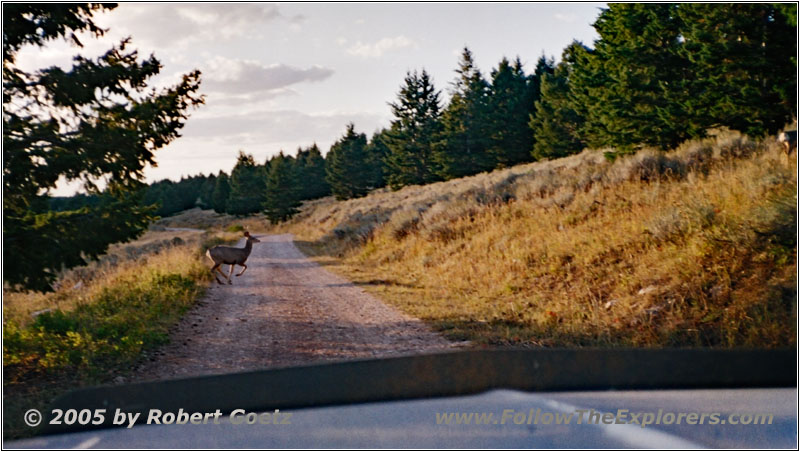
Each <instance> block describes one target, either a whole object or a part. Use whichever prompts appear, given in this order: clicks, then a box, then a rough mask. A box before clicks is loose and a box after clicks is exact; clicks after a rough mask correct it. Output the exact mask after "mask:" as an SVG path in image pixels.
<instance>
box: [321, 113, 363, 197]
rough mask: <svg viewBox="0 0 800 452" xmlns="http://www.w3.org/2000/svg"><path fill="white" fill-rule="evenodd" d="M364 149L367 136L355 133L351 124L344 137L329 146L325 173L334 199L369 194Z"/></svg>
mask: <svg viewBox="0 0 800 452" xmlns="http://www.w3.org/2000/svg"><path fill="white" fill-rule="evenodd" d="M366 147H367V136H366V135H364V134H363V133H356V131H355V125H354V124H353V123H350V124H348V125H347V131H346V132H345V134H344V136H343V137H342V138H340V139H339V140H337V141H336V142H335V143H334V144H333V146H331V150H330V151H329V152H328V155H327V156H326V158H325V173H326V174H327V181H328V184H330V186H331V192H333V196H335V197H336V199H339V200H343V199H350V198H359V197H361V196H364V195H366V194H367V193H368V192H369V189H370V185H369V179H370V174H369V172H368V171H365V169H366V162H367V152H366Z"/></svg>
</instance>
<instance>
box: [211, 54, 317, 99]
mask: <svg viewBox="0 0 800 452" xmlns="http://www.w3.org/2000/svg"><path fill="white" fill-rule="evenodd" d="M202 69H203V74H204V77H203V85H202V86H203V91H204V92H210V93H223V94H231V95H239V96H247V95H251V94H260V95H263V94H268V95H273V96H274V95H280V94H285V93H290V92H292V91H291V89H289V88H288V87H289V86H291V85H294V84H297V83H301V82H319V81H322V80H325V79H327V78H329V77H330V76H331V75H333V69H330V68H325V67H322V66H317V65H314V66H311V67H309V68H306V69H301V68H296V67H293V66H288V65H285V64H272V65H264V64H262V63H260V62H258V61H253V60H236V59H229V58H224V57H219V56H218V57H215V58H213V59H211V60H210V61H208V62H207V63H206V64H205V65H204V67H203V68H202Z"/></svg>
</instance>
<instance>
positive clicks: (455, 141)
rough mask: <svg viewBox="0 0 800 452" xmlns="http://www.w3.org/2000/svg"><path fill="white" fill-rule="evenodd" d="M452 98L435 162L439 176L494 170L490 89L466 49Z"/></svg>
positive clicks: (457, 70) (462, 56)
mask: <svg viewBox="0 0 800 452" xmlns="http://www.w3.org/2000/svg"><path fill="white" fill-rule="evenodd" d="M456 73H457V74H458V78H457V79H456V80H455V82H454V83H453V91H452V97H451V98H450V103H449V104H448V105H447V108H446V109H445V111H444V113H443V114H442V135H441V140H440V141H439V142H438V143H437V145H436V148H435V149H436V151H435V152H436V153H435V158H436V161H437V162H438V164H439V168H438V170H439V175H440V176H441V177H442V178H443V179H453V178H457V177H463V176H467V175H470V174H476V173H480V172H482V171H487V170H491V169H492V168H494V165H495V159H494V158H493V155H492V154H490V153H489V150H488V148H489V145H490V142H489V136H490V131H489V122H490V118H489V85H488V83H487V82H486V80H485V79H484V78H483V75H481V72H480V70H478V68H477V67H475V62H474V60H473V59H472V52H470V51H469V49H467V48H464V51H463V53H462V54H461V61H460V62H459V66H458V69H456Z"/></svg>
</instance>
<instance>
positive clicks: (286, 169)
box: [263, 146, 316, 223]
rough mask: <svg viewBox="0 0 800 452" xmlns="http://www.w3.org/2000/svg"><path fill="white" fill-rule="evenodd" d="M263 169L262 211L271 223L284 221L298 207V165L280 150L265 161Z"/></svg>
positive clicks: (299, 186) (299, 191) (299, 190)
mask: <svg viewBox="0 0 800 452" xmlns="http://www.w3.org/2000/svg"><path fill="white" fill-rule="evenodd" d="M314 147H316V146H314ZM265 171H266V183H265V191H264V204H263V207H264V213H265V214H266V216H267V218H269V220H270V222H272V223H279V222H281V221H286V220H288V219H289V218H291V217H292V215H294V214H296V213H297V212H298V210H297V208H298V207H300V196H301V190H302V188H301V185H300V183H299V182H300V181H299V179H298V177H299V173H300V167H299V166H298V165H297V162H296V160H295V159H294V158H293V157H291V156H286V155H283V152H280V153H279V154H278V155H276V156H275V157H272V158H271V159H269V161H267V164H266V170H265Z"/></svg>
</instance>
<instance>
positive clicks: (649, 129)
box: [570, 3, 702, 151]
mask: <svg viewBox="0 0 800 452" xmlns="http://www.w3.org/2000/svg"><path fill="white" fill-rule="evenodd" d="M677 7H678V5H677V4H655V3H651V4H633V3H624V4H610V5H609V7H608V9H605V10H603V12H602V13H601V14H600V16H599V17H598V19H597V21H596V22H595V24H594V27H595V29H596V30H597V32H598V34H599V35H600V38H601V39H600V40H598V41H596V48H595V49H594V50H593V51H587V52H584V53H583V54H582V55H580V58H579V59H578V61H576V63H575V64H574V65H573V69H574V70H573V71H572V74H571V78H570V84H571V85H573V90H572V92H571V95H572V96H573V97H574V98H575V101H576V102H575V103H576V104H578V105H582V106H583V108H584V110H583V111H582V112H580V113H582V114H583V115H584V117H585V118H586V128H585V129H584V133H585V135H586V139H587V140H588V142H589V144H590V146H592V147H606V146H613V147H616V148H619V149H620V150H621V151H630V150H633V149H635V148H638V147H641V146H653V147H658V148H661V149H669V148H672V147H674V146H676V145H677V144H678V143H680V142H681V141H683V140H685V139H687V138H690V137H692V136H695V135H697V134H698V133H701V129H702V127H696V126H697V125H696V124H695V123H694V122H693V121H692V120H691V114H688V115H687V114H684V113H685V112H684V111H683V110H684V109H683V108H682V107H681V104H683V103H685V102H686V101H687V96H686V92H685V90H684V89H682V87H681V82H682V81H683V80H686V79H687V78H690V77H691V76H692V75H691V68H690V66H689V65H688V64H687V61H686V60H685V59H684V58H682V57H681V56H680V49H681V46H682V43H681V24H680V21H679V20H677V18H676V16H675V12H676V9H677Z"/></svg>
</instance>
